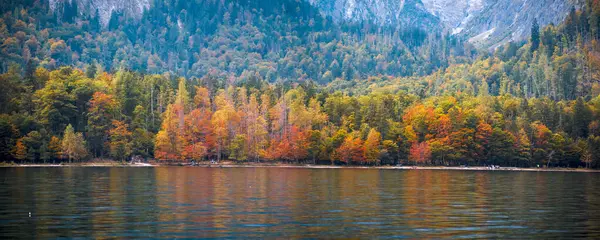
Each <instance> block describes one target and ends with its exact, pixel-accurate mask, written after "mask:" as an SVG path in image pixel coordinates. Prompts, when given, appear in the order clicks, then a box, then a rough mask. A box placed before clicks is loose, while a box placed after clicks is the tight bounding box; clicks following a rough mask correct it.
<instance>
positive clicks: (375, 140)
mask: <svg viewBox="0 0 600 240" xmlns="http://www.w3.org/2000/svg"><path fill="white" fill-rule="evenodd" d="M380 144H381V134H380V133H379V132H377V130H375V129H373V128H371V130H370V131H369V135H367V140H365V147H364V150H365V152H364V155H365V160H366V162H367V163H370V164H373V163H377V164H378V163H379V156H380V153H381V149H380Z"/></svg>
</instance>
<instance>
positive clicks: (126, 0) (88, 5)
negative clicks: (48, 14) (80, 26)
mask: <svg viewBox="0 0 600 240" xmlns="http://www.w3.org/2000/svg"><path fill="white" fill-rule="evenodd" d="M49 1H50V8H51V10H53V11H57V6H59V5H60V4H63V3H65V2H69V3H72V2H73V1H76V2H77V6H78V9H79V12H78V14H90V15H93V14H95V13H96V11H98V14H99V15H100V22H101V23H102V24H103V25H104V26H106V25H107V24H108V21H109V20H110V16H111V13H112V12H113V11H121V12H123V13H125V14H127V15H128V16H132V17H135V18H139V17H141V16H142V13H143V12H144V9H147V8H148V7H149V6H150V0H49Z"/></svg>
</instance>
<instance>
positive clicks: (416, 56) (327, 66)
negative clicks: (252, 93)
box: [0, 0, 474, 83]
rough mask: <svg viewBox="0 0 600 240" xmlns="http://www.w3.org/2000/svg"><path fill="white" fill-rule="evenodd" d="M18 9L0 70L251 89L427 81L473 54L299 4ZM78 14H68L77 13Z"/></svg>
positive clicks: (206, 2)
mask: <svg viewBox="0 0 600 240" xmlns="http://www.w3.org/2000/svg"><path fill="white" fill-rule="evenodd" d="M65 2H66V4H58V5H57V6H56V7H55V8H56V9H55V10H54V11H53V10H51V9H50V6H49V4H48V2H47V1H35V2H33V3H29V4H24V5H25V7H23V6H21V7H15V8H14V9H13V10H12V11H9V12H6V13H5V14H4V15H3V16H2V19H0V39H2V40H3V42H2V46H0V69H2V70H4V71H6V70H7V69H8V67H9V66H10V64H11V63H18V64H20V65H23V66H25V65H31V66H37V65H41V66H42V67H44V68H46V69H56V68H58V67H60V66H64V65H67V66H74V67H78V68H82V69H83V68H86V67H87V66H88V65H91V64H94V65H98V66H101V67H102V68H103V69H104V70H106V71H115V70H118V69H121V68H125V69H130V70H134V71H138V72H143V73H164V72H170V73H172V74H175V75H179V76H184V77H203V76H206V75H208V74H211V75H216V76H222V77H231V78H235V79H236V80H237V81H248V79H249V78H251V77H255V76H257V77H260V78H262V79H265V80H267V81H269V82H275V81H293V82H298V81H309V80H311V81H316V82H320V83H327V82H330V81H332V80H334V79H337V78H340V79H360V78H364V77H367V76H370V75H380V74H383V75H392V76H410V75H424V74H428V73H430V72H432V71H433V70H435V69H438V68H439V67H445V66H447V65H448V63H452V62H464V61H466V59H469V57H470V56H472V55H473V54H474V49H473V48H472V47H471V46H469V45H468V44H464V43H463V42H462V41H461V40H459V39H457V38H456V37H452V36H449V35H444V34H442V33H441V31H437V30H436V31H431V32H426V31H425V30H423V29H421V28H418V27H410V26H406V27H402V28H396V29H391V28H389V27H386V28H383V27H377V25H374V24H369V23H356V24H345V23H336V22H334V21H333V20H331V19H330V18H324V17H322V16H321V15H320V14H319V12H318V10H317V9H315V8H314V7H312V6H311V5H310V4H308V3H307V2H306V1H296V0H277V1H275V2H273V1H245V0H233V1H213V0H197V1H170V0H154V1H151V6H150V8H149V9H148V10H146V11H145V12H144V13H143V15H142V16H141V19H136V17H135V16H128V15H126V14H125V13H122V12H113V13H112V14H111V19H110V20H109V21H108V22H107V23H102V22H101V21H100V18H99V15H98V14H99V13H86V12H83V11H79V12H77V9H79V7H77V1H70V2H72V3H73V4H69V3H68V2H69V1H65ZM74 12H75V13H74Z"/></svg>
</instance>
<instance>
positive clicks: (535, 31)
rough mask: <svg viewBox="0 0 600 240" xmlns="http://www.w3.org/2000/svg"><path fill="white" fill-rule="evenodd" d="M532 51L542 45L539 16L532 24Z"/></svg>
mask: <svg viewBox="0 0 600 240" xmlns="http://www.w3.org/2000/svg"><path fill="white" fill-rule="evenodd" d="M530 42H531V52H534V51H536V50H537V49H538V47H539V46H540V26H539V24H538V21H537V18H534V19H533V23H532V24H531V38H530Z"/></svg>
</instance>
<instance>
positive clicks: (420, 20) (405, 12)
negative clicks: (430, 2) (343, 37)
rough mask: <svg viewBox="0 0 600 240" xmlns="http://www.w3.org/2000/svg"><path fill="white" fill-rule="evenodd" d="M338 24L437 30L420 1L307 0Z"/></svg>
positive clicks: (436, 23) (434, 19)
mask: <svg viewBox="0 0 600 240" xmlns="http://www.w3.org/2000/svg"><path fill="white" fill-rule="evenodd" d="M308 2H309V3H310V4H312V5H313V6H315V7H317V8H318V9H319V10H320V12H321V13H322V14H323V15H326V16H330V17H332V18H333V19H334V20H335V21H349V22H359V21H365V20H366V21H369V22H372V23H376V24H379V25H386V26H397V27H425V28H431V27H438V25H439V18H437V17H435V16H433V15H432V14H431V13H430V12H429V11H427V9H426V8H425V6H424V5H423V3H422V2H421V0H308Z"/></svg>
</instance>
